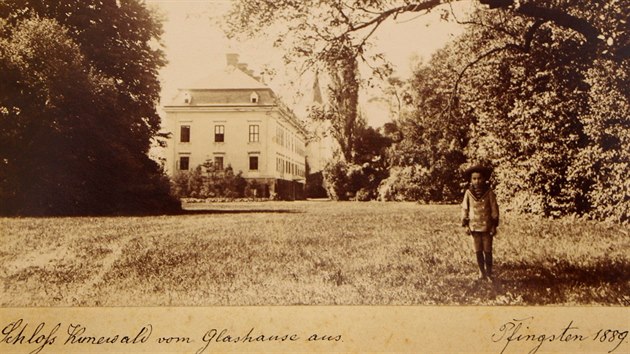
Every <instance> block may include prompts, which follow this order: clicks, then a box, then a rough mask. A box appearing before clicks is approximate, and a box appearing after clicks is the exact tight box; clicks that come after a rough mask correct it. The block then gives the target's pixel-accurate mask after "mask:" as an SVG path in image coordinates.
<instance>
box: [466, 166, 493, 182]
mask: <svg viewBox="0 0 630 354" xmlns="http://www.w3.org/2000/svg"><path fill="white" fill-rule="evenodd" d="M475 172H478V173H481V175H482V176H484V178H485V179H489V178H490V175H492V167H488V166H484V165H479V164H476V165H472V166H470V167H468V168H467V169H465V170H464V178H465V179H466V180H467V181H469V180H470V176H471V175H472V174H473V173H475Z"/></svg>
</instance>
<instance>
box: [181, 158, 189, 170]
mask: <svg viewBox="0 0 630 354" xmlns="http://www.w3.org/2000/svg"><path fill="white" fill-rule="evenodd" d="M189 164H190V157H188V156H180V157H179V169H180V170H182V171H187V170H188V165H189Z"/></svg>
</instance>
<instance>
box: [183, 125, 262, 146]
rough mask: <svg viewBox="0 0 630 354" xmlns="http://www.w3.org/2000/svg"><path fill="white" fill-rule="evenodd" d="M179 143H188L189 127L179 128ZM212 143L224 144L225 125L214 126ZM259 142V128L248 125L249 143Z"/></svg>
mask: <svg viewBox="0 0 630 354" xmlns="http://www.w3.org/2000/svg"><path fill="white" fill-rule="evenodd" d="M179 141H180V142H182V143H189V142H190V125H182V126H180V131H179ZM214 141H215V142H216V143H223V142H225V125H215V126H214ZM259 141H260V126H259V125H258V124H250V126H249V142H250V143H257V142H259Z"/></svg>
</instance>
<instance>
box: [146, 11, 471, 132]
mask: <svg viewBox="0 0 630 354" xmlns="http://www.w3.org/2000/svg"><path fill="white" fill-rule="evenodd" d="M147 3H148V4H149V5H150V6H156V7H157V8H158V10H159V11H160V12H161V13H162V14H163V15H164V17H165V18H164V35H163V37H162V41H163V44H164V45H165V48H164V50H165V52H166V55H167V59H168V61H169V63H168V64H167V66H166V67H164V68H163V69H162V71H161V73H160V78H161V81H162V102H163V103H166V102H168V101H170V99H171V98H172V97H173V96H174V95H175V93H176V92H177V89H178V88H183V87H186V85H187V84H190V83H191V82H194V81H196V79H198V78H199V77H203V76H204V75H207V73H208V71H210V70H211V68H217V67H219V68H220V67H224V66H225V54H226V53H229V52H234V53H238V54H239V55H240V60H241V62H246V63H248V64H249V68H250V69H254V71H255V72H257V71H260V70H261V69H262V68H263V66H269V67H271V68H274V69H276V71H277V72H278V75H277V76H276V77H275V78H274V80H273V81H271V82H267V83H268V84H269V86H270V87H271V88H272V89H273V90H274V91H275V92H276V94H278V95H279V96H281V97H282V98H283V100H284V101H285V103H286V104H287V105H289V107H293V108H294V110H295V111H296V113H297V114H298V115H300V112H301V111H302V110H301V108H302V107H304V106H305V105H308V104H310V103H311V102H310V101H311V99H312V94H311V93H310V92H306V91H309V90H310V88H311V87H312V84H313V76H312V75H310V76H305V77H302V78H300V77H296V76H295V75H293V76H285V75H284V74H283V73H282V72H283V67H282V65H281V59H282V53H281V52H280V51H279V50H278V49H275V48H273V47H272V46H271V44H270V43H271V41H270V40H269V39H266V38H258V39H254V40H250V41H248V42H246V43H242V42H236V41H229V40H228V39H227V38H226V37H225V35H224V34H223V32H222V31H221V29H220V28H219V26H218V25H217V21H219V20H221V15H222V14H223V13H225V11H226V10H227V8H228V7H229V3H230V1H229V0H205V1H202V0H199V1H193V0H183V1H167V0H147ZM471 6H473V2H471V1H462V2H458V3H457V7H456V11H458V12H459V11H466V10H467V9H469V8H470V7H471ZM462 13H463V12H462ZM462 16H463V15H462ZM461 30H462V29H461V26H458V25H457V24H453V23H447V22H444V21H440V20H439V12H438V11H434V12H432V13H430V14H429V15H424V16H418V14H406V15H403V16H399V17H398V18H397V19H396V20H395V21H389V22H386V23H384V24H383V25H382V26H381V28H379V30H378V31H377V32H376V33H375V37H374V38H375V39H376V47H377V48H378V50H379V51H382V52H384V53H385V54H386V55H387V59H388V60H390V61H391V62H392V63H393V64H394V66H395V69H396V75H397V76H399V77H401V78H407V77H409V76H410V74H411V67H412V65H413V63H414V62H416V61H417V59H418V58H424V59H425V60H426V59H428V58H429V57H430V55H431V53H433V52H435V50H437V49H439V48H441V47H443V46H444V44H446V43H447V42H448V41H449V40H451V39H453V37H454V36H455V35H457V34H459V33H461ZM206 68H207V69H206ZM291 81H294V83H293V85H298V86H300V88H301V89H302V90H304V91H305V92H304V96H303V97H295V95H294V94H293V93H294V92H296V91H297V89H296V87H295V86H292V84H291ZM322 92H324V88H323V87H322ZM375 94H378V93H375V92H370V93H363V94H362V96H361V102H362V103H361V106H362V107H361V110H362V111H363V112H365V114H366V116H367V119H368V123H370V124H371V125H373V126H381V125H382V124H383V123H385V122H387V121H389V114H388V111H387V109H386V107H385V106H384V105H382V104H376V103H367V101H368V99H369V98H370V97H371V96H374V95H375ZM299 118H304V117H299Z"/></svg>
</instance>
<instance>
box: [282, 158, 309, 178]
mask: <svg viewBox="0 0 630 354" xmlns="http://www.w3.org/2000/svg"><path fill="white" fill-rule="evenodd" d="M276 171H277V172H280V173H282V174H285V173H288V174H291V175H296V176H300V177H304V176H305V171H304V170H303V169H302V167H301V166H299V165H298V164H296V163H293V162H291V161H285V160H284V159H283V158H281V157H276Z"/></svg>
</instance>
